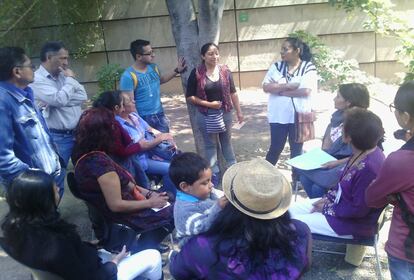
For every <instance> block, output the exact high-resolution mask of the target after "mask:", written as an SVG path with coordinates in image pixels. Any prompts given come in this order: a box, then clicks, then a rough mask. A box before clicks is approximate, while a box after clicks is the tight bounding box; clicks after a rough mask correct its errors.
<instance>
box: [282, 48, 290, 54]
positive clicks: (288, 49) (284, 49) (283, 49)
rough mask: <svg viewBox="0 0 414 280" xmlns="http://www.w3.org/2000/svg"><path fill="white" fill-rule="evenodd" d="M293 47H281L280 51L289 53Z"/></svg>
mask: <svg viewBox="0 0 414 280" xmlns="http://www.w3.org/2000/svg"><path fill="white" fill-rule="evenodd" d="M292 50H293V49H292V48H281V49H280V53H282V54H283V53H288V52H290V51H292Z"/></svg>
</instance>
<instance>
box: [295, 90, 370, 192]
mask: <svg viewBox="0 0 414 280" xmlns="http://www.w3.org/2000/svg"><path fill="white" fill-rule="evenodd" d="M334 104H335V109H336V111H335V112H334V113H333V114H332V117H331V122H330V123H329V125H328V127H327V128H326V131H325V135H324V136H323V139H322V150H324V151H325V152H326V153H328V154H329V155H331V156H333V157H334V158H336V160H333V161H328V162H326V163H325V164H323V165H322V168H318V169H313V170H302V169H297V171H298V173H299V175H300V181H301V183H302V185H303V188H304V189H305V191H306V194H307V195H308V197H309V198H315V197H321V196H323V195H324V194H325V193H326V192H327V190H328V189H329V188H331V187H333V186H335V184H336V183H337V182H338V180H339V176H340V170H341V169H342V168H343V167H344V165H345V163H346V161H347V160H348V158H349V156H351V154H352V148H351V145H350V144H349V143H346V142H344V140H343V138H342V129H343V121H344V114H345V111H346V110H347V109H349V108H352V107H359V108H364V109H366V108H368V106H369V93H368V89H367V88H366V87H365V86H364V85H362V84H358V83H350V84H343V85H340V86H339V89H338V93H337V95H336V96H335V98H334Z"/></svg>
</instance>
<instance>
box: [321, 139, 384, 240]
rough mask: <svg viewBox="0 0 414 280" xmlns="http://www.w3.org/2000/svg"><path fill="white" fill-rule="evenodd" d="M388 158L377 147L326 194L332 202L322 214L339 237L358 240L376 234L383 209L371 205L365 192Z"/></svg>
mask: <svg viewBox="0 0 414 280" xmlns="http://www.w3.org/2000/svg"><path fill="white" fill-rule="evenodd" d="M384 159H385V157H384V154H383V153H382V151H381V149H379V148H378V147H377V148H376V149H375V150H374V151H373V152H371V153H370V154H368V155H367V156H366V157H365V158H364V159H362V160H361V161H360V162H359V163H358V164H357V165H354V166H352V167H351V168H349V170H346V171H344V174H342V176H341V180H340V181H339V183H338V184H337V185H336V186H335V187H334V188H332V189H331V190H330V191H328V193H327V194H326V195H325V197H326V198H327V199H328V202H327V203H325V205H324V207H323V210H322V213H323V214H324V215H325V217H326V220H327V221H328V223H329V225H330V226H331V227H332V229H333V230H334V231H335V232H336V233H337V234H339V235H353V237H354V238H355V239H357V238H367V237H371V236H373V235H374V234H375V230H376V224H377V221H378V217H379V215H380V214H381V210H382V209H375V208H370V207H368V206H367V204H366V202H365V190H366V188H367V187H368V186H369V184H371V182H372V181H373V180H374V179H375V178H376V177H377V175H378V172H379V170H380V168H381V166H382V163H383V162H384ZM339 186H340V187H341V190H342V193H341V194H340V197H339V201H337V202H335V199H336V197H337V195H338V190H339ZM337 200H338V199H337Z"/></svg>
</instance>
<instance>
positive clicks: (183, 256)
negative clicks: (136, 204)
mask: <svg viewBox="0 0 414 280" xmlns="http://www.w3.org/2000/svg"><path fill="white" fill-rule="evenodd" d="M292 224H293V225H294V226H295V228H296V231H297V234H298V238H297V240H296V241H295V244H294V246H293V247H294V250H295V257H294V258H293V259H286V258H285V257H284V255H283V254H282V253H281V252H280V250H279V249H277V248H269V251H268V252H267V253H268V255H267V258H266V259H264V260H263V263H262V264H261V265H259V266H257V267H253V266H252V259H251V257H250V256H249V254H248V252H247V250H246V249H245V248H246V245H247V244H246V241H244V240H241V239H238V238H234V239H229V240H224V241H222V242H221V243H220V244H219V246H218V251H216V250H215V249H216V248H215V243H216V241H217V237H216V236H206V235H204V234H202V235H198V236H195V237H193V238H191V239H190V240H189V241H188V242H187V243H186V244H185V245H184V246H183V248H182V249H181V251H180V252H179V253H178V254H176V255H173V256H172V258H171V262H170V272H171V274H172V276H173V277H174V278H175V279H214V280H217V279H220V280H227V279H229V280H230V279H250V280H261V279H275V280H276V279H278V280H288V279H299V278H300V277H301V275H302V274H303V272H304V271H305V269H306V268H307V267H308V265H309V260H308V256H307V248H308V242H309V240H310V230H309V228H308V227H307V225H306V224H304V223H302V222H300V221H297V220H292Z"/></svg>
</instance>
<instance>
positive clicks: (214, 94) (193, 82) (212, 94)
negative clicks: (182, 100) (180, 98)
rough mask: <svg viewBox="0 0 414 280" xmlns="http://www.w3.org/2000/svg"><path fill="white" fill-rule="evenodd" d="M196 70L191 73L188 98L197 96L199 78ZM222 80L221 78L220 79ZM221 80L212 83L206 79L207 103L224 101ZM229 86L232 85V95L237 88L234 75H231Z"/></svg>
mask: <svg viewBox="0 0 414 280" xmlns="http://www.w3.org/2000/svg"><path fill="white" fill-rule="evenodd" d="M195 71H196V69H193V71H191V74H190V76H189V77H188V83H187V92H186V94H185V96H186V97H190V96H197V78H196V73H195ZM220 79H221V78H220ZM220 79H219V80H218V81H215V82H213V81H211V80H210V79H209V78H208V77H207V78H206V85H205V87H204V91H205V92H206V96H207V101H209V102H211V101H223V93H222V92H223V91H222V87H221V82H220ZM229 84H230V93H234V92H236V87H235V85H234V80H233V75H232V74H231V72H230V74H229Z"/></svg>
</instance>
